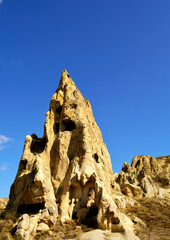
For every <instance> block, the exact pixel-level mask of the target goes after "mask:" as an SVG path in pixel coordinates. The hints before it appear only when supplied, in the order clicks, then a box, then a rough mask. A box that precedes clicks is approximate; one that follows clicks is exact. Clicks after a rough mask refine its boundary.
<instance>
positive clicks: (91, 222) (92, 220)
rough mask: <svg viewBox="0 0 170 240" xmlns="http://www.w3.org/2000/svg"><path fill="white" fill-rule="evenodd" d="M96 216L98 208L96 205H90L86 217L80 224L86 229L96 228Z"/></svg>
mask: <svg viewBox="0 0 170 240" xmlns="http://www.w3.org/2000/svg"><path fill="white" fill-rule="evenodd" d="M97 214H98V207H97V206H96V205H92V206H91V207H89V211H88V212H87V214H86V217H85V218H84V219H83V220H82V223H83V224H84V225H86V226H87V227H91V228H94V229H96V228H98V223H97Z"/></svg>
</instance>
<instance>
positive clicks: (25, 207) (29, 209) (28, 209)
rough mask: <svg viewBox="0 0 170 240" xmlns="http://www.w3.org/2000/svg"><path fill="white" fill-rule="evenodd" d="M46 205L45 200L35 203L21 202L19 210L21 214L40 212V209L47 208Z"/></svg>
mask: <svg viewBox="0 0 170 240" xmlns="http://www.w3.org/2000/svg"><path fill="white" fill-rule="evenodd" d="M44 205H45V203H44V202H41V203H35V204H20V205H19V206H18V209H17V212H18V213H19V214H24V213H28V214H31V213H32V214H36V213H38V212H39V210H43V209H44V208H45V206H44Z"/></svg>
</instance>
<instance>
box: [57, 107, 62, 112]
mask: <svg viewBox="0 0 170 240" xmlns="http://www.w3.org/2000/svg"><path fill="white" fill-rule="evenodd" d="M61 111H62V106H60V107H58V108H56V112H57V114H60V113H61Z"/></svg>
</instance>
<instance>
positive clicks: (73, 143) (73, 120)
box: [6, 70, 133, 239]
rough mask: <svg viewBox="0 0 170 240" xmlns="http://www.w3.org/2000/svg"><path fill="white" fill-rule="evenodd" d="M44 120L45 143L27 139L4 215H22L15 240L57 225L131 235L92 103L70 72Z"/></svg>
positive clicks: (64, 73)
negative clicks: (73, 222)
mask: <svg viewBox="0 0 170 240" xmlns="http://www.w3.org/2000/svg"><path fill="white" fill-rule="evenodd" d="M46 115H47V118H46V121H45V126H44V135H43V137H42V138H38V137H37V136H36V134H32V135H31V136H29V135H28V136H26V139H25V145H24V151H23V155H22V157H21V160H20V164H19V168H18V172H17V175H16V178H15V181H14V183H13V184H12V186H11V190H10V196H9V202H8V205H7V208H6V210H7V211H11V212H12V211H13V212H17V213H19V214H21V217H20V219H19V223H17V226H16V229H17V230H16V234H17V235H18V236H21V238H23V239H29V237H30V235H31V234H33V232H35V231H40V230H47V229H48V228H49V227H50V226H51V225H52V224H53V225H54V224H55V223H56V221H57V219H58V220H59V221H61V222H65V221H68V220H71V219H77V220H78V221H79V222H81V223H84V224H86V225H88V226H92V227H99V228H101V229H108V230H111V231H113V232H125V231H126V232H128V231H131V230H132V228H133V224H132V222H131V221H130V220H129V219H128V218H127V217H126V216H125V215H124V214H122V213H121V212H120V211H119V209H118V207H117V205H116V203H115V201H114V198H112V195H114V193H115V191H116V190H117V191H119V189H120V188H119V185H118V184H117V183H116V181H114V179H113V172H112V166H111V161H110V156H109V153H108V151H107V148H106V145H105V144H104V143H103V139H102V134H101V132H100V129H99V128H98V126H97V124H96V122H95V119H94V117H93V113H92V109H91V106H90V103H89V101H88V100H87V99H84V98H83V96H82V95H81V93H80V91H79V90H78V89H77V87H76V85H75V84H74V82H73V80H72V79H71V77H70V75H69V74H68V73H67V71H66V70H64V71H63V72H62V76H61V80H60V83H59V86H58V89H57V91H56V92H55V94H54V95H53V96H52V99H51V102H50V108H49V111H48V112H47V114H46ZM119 194H120V191H119Z"/></svg>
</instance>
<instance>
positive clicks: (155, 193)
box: [114, 155, 170, 198]
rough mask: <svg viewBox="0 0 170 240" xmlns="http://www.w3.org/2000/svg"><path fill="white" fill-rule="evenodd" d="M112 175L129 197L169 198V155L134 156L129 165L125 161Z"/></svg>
mask: <svg viewBox="0 0 170 240" xmlns="http://www.w3.org/2000/svg"><path fill="white" fill-rule="evenodd" d="M114 177H115V180H116V182H118V183H119V185H120V188H121V192H122V193H123V194H125V195H127V196H129V197H149V198H152V197H162V198H169V197H170V195H169V194H170V190H169V188H168V187H167V186H168V185H169V182H170V156H164V157H150V156H145V155H142V156H135V157H134V159H133V161H132V164H131V166H130V165H129V163H126V162H125V163H124V165H123V167H122V171H121V172H120V173H119V174H117V175H115V176H114Z"/></svg>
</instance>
